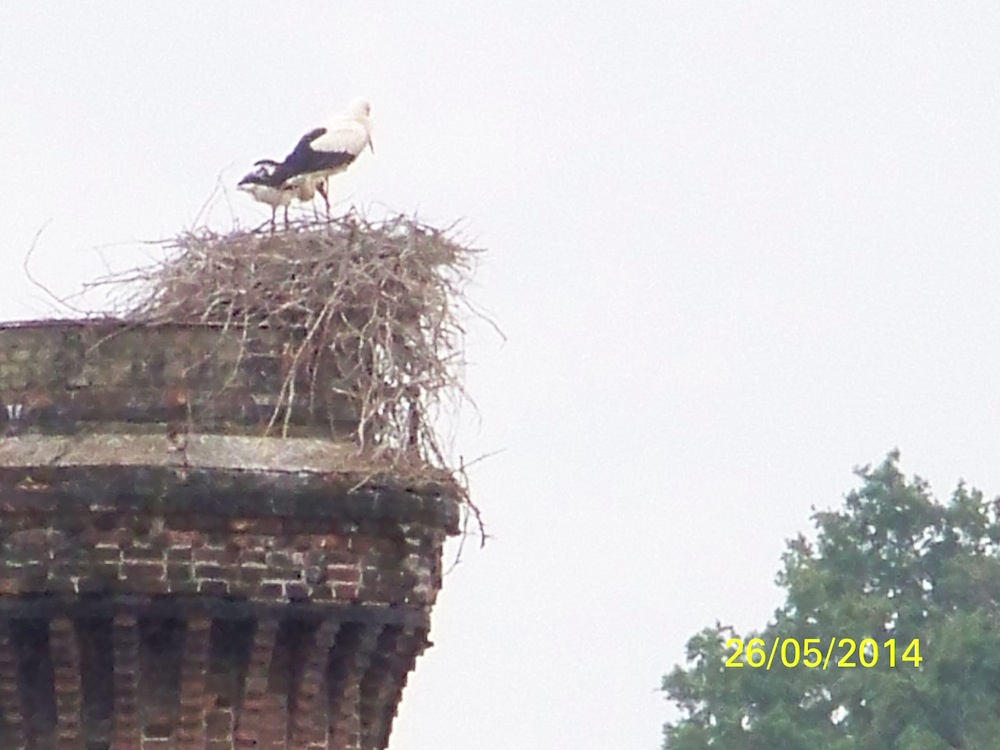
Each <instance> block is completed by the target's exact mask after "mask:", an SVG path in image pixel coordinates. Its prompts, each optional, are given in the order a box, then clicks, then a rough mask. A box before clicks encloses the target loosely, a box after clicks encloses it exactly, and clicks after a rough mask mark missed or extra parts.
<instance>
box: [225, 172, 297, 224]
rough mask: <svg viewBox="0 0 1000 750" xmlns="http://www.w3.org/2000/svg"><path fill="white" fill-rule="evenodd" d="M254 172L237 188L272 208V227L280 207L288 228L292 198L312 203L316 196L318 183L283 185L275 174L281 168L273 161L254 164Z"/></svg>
mask: <svg viewBox="0 0 1000 750" xmlns="http://www.w3.org/2000/svg"><path fill="white" fill-rule="evenodd" d="M254 166H255V167H256V169H254V170H253V171H252V172H249V173H248V174H246V175H244V176H243V179H241V180H240V181H239V183H238V184H237V186H236V187H237V188H238V189H240V190H244V191H246V192H248V193H250V195H251V196H253V198H254V199H255V200H258V201H260V202H261V203H266V204H267V205H268V206H270V207H271V226H272V227H274V226H275V217H276V216H277V213H278V206H283V207H284V209H285V227H286V228H287V227H288V204H289V203H291V202H292V198H298V199H299V200H300V201H302V202H303V203H304V202H306V201H310V200H312V199H313V197H314V196H315V195H316V187H317V186H316V183H315V182H313V181H310V180H301V181H300V182H298V183H297V184H295V185H294V186H292V185H283V184H281V181H279V180H278V179H277V178H276V176H275V173H276V171H277V170H278V168H279V167H280V166H281V165H280V164H279V163H278V162H276V161H274V160H273V159H261V160H260V161H256V162H254Z"/></svg>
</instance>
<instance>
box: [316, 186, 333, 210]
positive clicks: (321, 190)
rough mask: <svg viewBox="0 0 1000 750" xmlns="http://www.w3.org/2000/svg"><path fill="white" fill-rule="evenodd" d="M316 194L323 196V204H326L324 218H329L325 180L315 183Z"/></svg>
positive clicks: (328, 198) (328, 202)
mask: <svg viewBox="0 0 1000 750" xmlns="http://www.w3.org/2000/svg"><path fill="white" fill-rule="evenodd" d="M316 192H317V193H319V194H320V195H322V196H323V203H325V204H326V218H328V219H329V218H330V197H329V196H328V195H327V190H326V180H320V181H319V182H317V183H316Z"/></svg>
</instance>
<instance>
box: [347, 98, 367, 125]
mask: <svg viewBox="0 0 1000 750" xmlns="http://www.w3.org/2000/svg"><path fill="white" fill-rule="evenodd" d="M347 113H348V114H349V115H350V116H351V117H353V118H354V119H356V120H367V119H368V118H369V117H371V114H372V105H371V104H370V103H369V102H368V100H367V99H365V98H364V97H358V98H357V99H354V100H353V101H352V102H351V103H350V104H349V105H348V106H347Z"/></svg>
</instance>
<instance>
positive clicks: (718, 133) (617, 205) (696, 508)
mask: <svg viewBox="0 0 1000 750" xmlns="http://www.w3.org/2000/svg"><path fill="white" fill-rule="evenodd" d="M401 7H402V8H403V9H401ZM998 40H1000V4H997V3H995V2H986V1H985V0H982V1H979V2H973V1H972V0H970V1H969V2H964V3H932V2H914V1H913V0H910V1H909V2H872V1H871V0H865V1H864V2H852V1H850V0H838V1H837V2H827V3H806V2H801V1H800V0H789V1H788V2H712V3H709V2H704V0H691V1H690V2H667V1H664V0H659V1H657V2H634V3H611V2H608V3H597V2H584V3H575V4H566V3H553V2H548V3H546V2H521V1H519V0H513V1H512V2H505V3H493V4H474V3H469V2H457V1H456V2H439V1H437V0H426V1H425V2H421V3H383V2H373V1H372V0H367V1H366V2H337V3H331V2H310V3H302V2H290V3H276V2H275V3H264V2H248V1H246V0H243V1H241V2H235V1H231V2H215V3H198V4H195V3H178V2H144V3H141V4H140V3H133V2H102V3H71V2H51V3H45V4H42V3H36V2H27V1H26V0H21V1H15V0H5V2H3V3H0V155H2V168H0V194H2V196H3V209H2V215H3V235H2V242H3V245H4V252H5V257H6V259H7V268H6V272H5V273H3V274H2V275H0V318H35V317H44V316H46V315H49V314H51V309H50V307H49V305H48V303H47V302H46V301H45V299H44V296H43V295H42V294H40V293H39V292H38V290H37V289H35V288H34V287H33V286H32V285H31V284H30V283H29V282H28V280H27V279H26V277H25V275H24V273H23V272H22V270H21V262H22V259H23V256H24V253H25V252H26V250H27V248H28V247H29V246H30V244H31V241H32V238H33V236H34V235H35V233H36V232H37V231H38V230H39V229H40V228H41V227H42V226H43V225H46V223H47V222H50V223H49V224H48V225H47V228H46V230H45V232H44V233H43V234H42V237H41V239H40V242H39V245H38V248H37V250H36V253H35V256H34V258H33V259H32V266H31V269H32V272H33V273H34V274H35V275H36V276H37V277H39V278H40V279H42V280H43V281H44V282H45V283H46V284H48V285H49V286H51V287H52V288H53V289H54V290H55V291H56V292H57V293H59V294H66V293H69V292H72V291H74V290H76V289H78V288H79V285H80V284H81V283H82V282H83V281H85V280H88V279H92V278H94V277H95V276H98V275H100V274H101V273H102V272H103V268H104V266H103V261H102V259H101V255H100V254H99V253H98V252H97V250H96V248H97V247H99V246H105V245H108V246H109V247H107V248H106V249H105V250H104V251H103V252H104V255H105V258H106V260H107V262H108V263H110V264H111V265H113V266H114V267H116V268H128V267H129V266H130V265H135V264H137V263H140V262H142V261H143V260H144V259H145V258H146V257H147V255H148V251H147V250H146V249H144V248H142V247H140V245H139V244H138V243H139V242H140V241H142V240H151V239H161V238H164V237H168V236H170V235H172V234H174V233H176V232H178V231H179V230H181V229H183V228H186V227H190V226H192V224H193V222H195V220H196V218H197V217H198V216H199V212H200V211H201V209H202V207H203V205H204V204H205V203H206V201H207V200H208V199H209V198H210V197H212V194H213V191H214V190H216V187H217V185H219V184H220V179H221V184H222V185H224V186H225V187H226V188H227V190H228V191H229V193H228V202H227V198H226V197H225V196H223V195H221V194H217V195H216V197H215V198H214V201H213V202H212V203H211V207H210V208H211V210H210V211H209V212H208V214H207V218H206V219H205V220H207V221H209V222H210V223H211V224H212V226H214V227H217V228H221V227H227V226H231V225H232V222H233V221H234V220H238V221H240V222H242V223H243V224H256V223H257V222H259V221H261V220H263V219H264V218H266V217H267V216H268V215H269V212H268V211H266V209H264V208H262V207H260V206H257V205H254V204H252V202H251V201H250V200H249V199H248V198H246V197H245V196H244V195H242V194H238V193H236V192H235V191H234V190H233V188H234V185H235V182H236V181H237V180H238V179H239V177H240V176H242V175H243V174H244V173H245V172H246V171H247V170H248V169H249V167H250V165H251V164H252V162H253V161H255V160H256V159H259V158H262V157H277V158H280V157H282V156H284V154H285V153H287V152H288V150H289V149H290V148H291V146H292V145H293V144H294V142H295V140H296V139H297V138H298V136H299V135H300V134H302V133H303V132H305V130H307V129H309V128H311V127H313V126H314V125H316V124H317V123H318V122H320V121H321V120H322V119H323V118H324V117H325V116H327V115H329V114H332V113H336V112H338V111H339V110H340V109H342V108H343V106H344V105H345V104H346V103H347V102H348V101H349V100H350V99H351V98H353V97H354V96H358V95H365V96H367V97H369V98H370V100H371V102H372V106H373V112H372V114H373V117H374V120H375V123H376V124H375V128H376V129H375V132H374V142H375V148H376V152H375V154H374V155H372V154H366V155H365V156H364V157H362V159H361V160H359V162H358V164H357V165H356V166H355V167H354V168H352V170H351V171H350V172H349V173H348V174H346V175H345V176H343V177H342V178H339V179H338V180H336V181H335V182H334V190H335V191H336V194H337V195H338V197H339V198H341V199H343V200H346V201H348V202H350V201H353V202H355V203H357V204H359V205H367V206H372V207H376V208H377V207H379V206H386V207H388V208H389V209H392V210H396V211H403V212H410V213H412V212H415V211H416V212H419V215H420V216H421V217H422V218H424V219H426V220H429V221H432V222H436V223H439V224H442V225H444V224H449V223H451V222H452V221H454V220H456V219H464V224H463V226H464V227H465V231H466V233H467V235H468V236H469V237H470V238H472V239H474V240H475V241H476V243H477V244H479V245H481V246H485V247H487V248H489V250H490V252H489V255H488V258H487V260H486V261H485V262H484V264H483V266H482V267H481V269H480V271H479V273H478V274H477V277H476V286H475V287H474V289H473V290H472V293H473V295H474V298H475V299H476V300H477V301H478V302H479V303H480V304H481V305H482V306H483V307H484V308H486V309H487V310H488V311H489V312H490V314H491V315H492V316H493V317H494V318H495V319H496V320H497V321H498V323H499V324H500V326H501V327H502V328H503V330H504V331H505V333H506V334H507V337H508V340H507V342H506V343H505V344H504V343H502V342H501V340H500V339H499V338H497V337H496V336H495V335H493V334H492V333H491V332H490V331H489V329H488V328H485V327H483V326H480V327H477V328H474V330H473V336H472V340H471V341H470V357H471V359H472V360H473V365H472V367H471V368H470V370H469V373H468V387H469V390H470V391H471V393H472V395H473V397H474V398H475V399H476V401H477V402H478V405H479V411H480V417H481V419H480V421H478V422H476V421H473V420H471V419H470V420H467V422H468V424H466V425H464V426H463V429H462V431H461V433H460V436H459V441H458V447H457V450H458V452H460V453H462V454H463V455H465V456H466V457H467V458H469V457H474V456H476V455H480V454H483V453H488V452H493V451H502V452H500V453H499V454H497V455H496V456H494V457H493V458H491V459H489V460H487V461H484V462H481V463H480V464H478V465H477V466H476V467H475V470H474V472H473V474H472V481H473V491H474V493H475V499H476V501H477V502H478V504H479V505H480V507H481V508H482V509H483V511H484V512H485V514H486V520H487V523H488V525H489V531H490V532H491V533H492V534H493V535H494V536H495V538H494V539H493V540H492V541H491V543H489V544H488V545H487V547H486V549H485V550H483V551H481V552H480V551H476V550H469V551H467V553H466V554H465V557H464V561H463V563H462V564H461V565H459V567H458V568H457V569H456V571H455V572H454V573H452V574H451V575H450V576H449V577H448V578H447V579H446V581H445V587H444V591H443V593H442V595H441V598H440V600H439V604H438V607H437V609H436V610H435V613H434V626H433V631H432V638H433V640H434V641H435V644H436V645H435V646H434V648H432V649H430V650H429V651H428V652H427V653H426V654H425V655H424V656H423V657H422V658H421V659H420V660H419V662H418V665H417V670H416V672H415V674H414V675H413V677H412V678H411V680H410V683H409V686H408V688H407V689H406V692H405V694H404V700H403V704H402V708H401V711H400V714H399V718H398V720H397V723H396V726H395V731H394V734H393V738H392V741H391V743H390V748H392V749H393V750H426V749H427V748H439V749H443V750H445V749H458V748H476V750H509V749H510V748H512V747H524V748H535V747H537V748H547V749H551V748H573V749H578V748H584V749H588V748H594V749H595V750H597V749H598V748H600V749H602V750H603V749H605V748H610V747H615V748H646V749H647V750H652V749H653V748H657V747H658V746H659V744H660V741H661V739H660V732H661V725H662V722H663V721H664V720H665V718H667V716H668V707H667V705H666V704H665V703H664V701H663V699H662V697H661V695H660V694H658V693H657V692H656V689H657V688H658V685H659V681H660V677H661V675H662V674H663V673H665V672H667V671H669V670H670V669H671V667H672V666H673V664H674V663H675V662H678V661H680V660H682V659H683V647H684V643H685V641H686V640H687V638H688V637H689V636H690V635H692V634H693V633H694V632H695V631H697V630H699V629H700V628H702V627H703V626H706V625H710V624H711V623H712V622H713V621H714V620H715V619H716V618H719V619H721V620H723V621H724V622H727V623H732V624H735V625H736V626H737V627H739V628H741V629H744V628H749V627H760V626H763V625H764V623H765V622H766V620H767V618H768V617H769V616H770V615H771V613H772V611H773V609H774V608H775V607H776V606H778V604H779V603H780V601H781V595H780V594H781V592H780V591H778V590H777V589H776V588H775V586H774V585H773V576H774V573H775V572H776V570H777V569H778V566H779V558H780V555H781V552H782V550H783V548H784V540H785V539H786V538H788V537H791V536H793V535H794V534H796V533H797V532H798V531H800V530H806V529H808V528H810V524H809V520H808V517H809V514H810V506H811V505H813V504H816V505H818V506H820V507H828V506H831V505H836V504H838V503H839V502H840V499H841V497H842V495H843V494H844V493H845V492H846V491H848V490H849V489H851V488H852V487H854V486H856V479H855V477H854V476H853V475H852V473H851V469H852V467H854V466H855V465H858V464H864V463H868V462H877V461H879V460H881V459H882V458H883V457H884V455H885V453H886V452H887V451H888V450H890V449H892V448H894V447H897V446H898V447H899V448H900V449H901V451H902V458H903V462H902V463H903V468H904V470H906V471H908V472H916V473H917V474H920V475H922V476H924V477H925V478H927V479H929V480H930V481H931V483H932V486H933V488H934V489H935V491H936V492H937V494H938V495H939V496H942V497H944V496H947V495H948V494H949V493H950V492H951V490H952V489H953V488H954V486H955V484H956V482H957V481H958V480H959V479H960V478H965V479H967V480H968V481H969V482H971V483H972V484H973V485H976V486H978V487H980V488H982V489H983V490H984V491H985V492H987V494H990V495H993V494H997V492H998V491H1000V461H998V450H1000V434H998V431H1000V426H998V425H1000V419H998V411H1000V376H998V371H1000V355H998V348H1000V284H998V280H1000V278H998V276H1000V253H998V249H1000V210H998V208H1000V107H998V97H1000V94H998V88H997V81H998V80H1000V43H998ZM345 205H346V204H345ZM841 635H855V634H841ZM860 635H861V634H857V636H858V637H860Z"/></svg>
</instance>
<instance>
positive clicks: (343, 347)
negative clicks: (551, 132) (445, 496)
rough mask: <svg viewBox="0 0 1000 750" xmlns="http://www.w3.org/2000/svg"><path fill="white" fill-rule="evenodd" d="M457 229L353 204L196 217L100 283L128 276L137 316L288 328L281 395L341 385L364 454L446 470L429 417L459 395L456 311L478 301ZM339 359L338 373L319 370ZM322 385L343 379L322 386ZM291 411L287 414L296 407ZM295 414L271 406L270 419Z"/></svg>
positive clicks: (278, 421)
mask: <svg viewBox="0 0 1000 750" xmlns="http://www.w3.org/2000/svg"><path fill="white" fill-rule="evenodd" d="M450 235H451V232H450V231H449V230H439V229H435V228H433V227H430V226H427V225H424V224H422V223H420V222H418V221H416V220H414V219H411V218H407V217H403V216H399V217H396V218H391V219H388V220H385V221H381V222H378V223H370V222H369V221H367V220H366V219H364V218H363V217H361V216H359V215H358V214H357V213H355V212H352V213H350V214H348V215H347V216H345V217H342V218H335V219H331V220H329V221H328V222H300V223H296V224H293V225H292V226H291V227H289V228H286V229H284V230H278V231H270V230H266V229H258V230H252V231H251V230H240V229H237V230H234V231H232V232H230V233H226V234H218V233H216V232H213V231H210V230H208V229H201V230H198V231H194V232H189V233H185V234H182V235H180V236H179V237H177V238H175V239H173V240H171V241H169V242H167V243H163V244H165V245H166V246H167V249H168V250H169V251H170V252H168V254H167V258H166V259H165V260H163V261H160V262H158V263H157V264H156V265H154V266H153V267H151V268H147V269H144V270H140V271H133V272H129V273H128V274H120V275H115V276H111V277H108V278H105V279H102V280H101V281H100V282H98V284H99V285H107V284H113V285H114V287H115V288H116V289H118V290H125V291H119V292H118V297H117V301H116V304H115V307H117V308H119V309H118V310H116V312H117V314H118V315H119V316H120V317H122V318H125V319H126V320H128V321H131V322H135V323H142V324H150V323H153V324H155V323H185V324H190V323H205V324H214V325H221V326H223V327H225V328H231V327H238V328H241V329H242V330H243V331H244V332H245V335H246V336H252V335H253V334H252V331H253V330H254V329H256V328H258V327H261V326H265V327H275V328H280V329H288V330H289V332H290V334H292V335H290V341H293V342H294V345H293V346H292V348H291V349H290V351H289V357H288V358H289V364H290V372H289V373H288V375H287V377H285V379H284V384H283V386H282V392H281V394H280V401H282V402H283V403H285V404H288V405H290V404H292V403H293V402H294V401H296V399H302V398H308V399H309V400H310V401H317V400H319V401H322V400H323V398H324V397H326V396H329V395H337V396H347V397H349V398H350V400H351V402H352V403H353V404H355V406H356V411H357V415H358V420H359V424H358V428H357V439H358V443H359V447H360V448H361V450H362V451H363V452H364V454H365V455H367V456H368V457H369V458H371V459H374V460H375V461H376V462H377V463H382V461H381V460H379V459H384V460H387V461H389V462H390V463H391V464H393V465H400V464H403V463H405V464H407V465H411V466H413V465H419V464H423V465H428V464H429V465H431V466H436V467H439V468H442V469H446V470H449V471H451V470H453V469H455V468H458V467H449V465H448V464H449V461H448V460H447V458H446V453H445V451H444V450H443V447H442V444H441V441H440V439H439V437H438V435H437V434H436V431H435V428H434V419H435V416H437V414H438V412H439V407H440V406H441V405H442V403H443V401H444V400H448V401H449V402H450V403H453V404H457V403H458V402H459V401H461V399H462V398H463V397H464V395H465V394H464V391H463V389H462V384H461V370H462V366H463V364H464V359H463V340H464V329H463V325H462V321H461V313H462V312H463V311H471V312H474V313H475V311H474V310H473V309H472V308H471V307H470V306H469V305H468V303H467V301H466V299H465V297H464V287H465V285H466V283H467V281H468V279H469V275H470V271H471V269H472V266H473V261H474V260H475V255H476V253H477V252H478V251H477V250H473V249H470V248H468V247H465V246H463V245H462V244H460V243H459V242H458V241H457V240H455V239H453V238H452V237H451V236H450ZM123 282H125V283H124V285H123ZM476 314H478V313H476ZM331 367H332V368H335V371H336V373H337V375H338V376H337V377H335V378H332V379H331V378H326V377H323V373H324V372H328V371H329V368H331ZM324 368H327V369H324ZM303 375H305V377H303ZM303 382H308V383H309V384H310V386H309V390H310V391H311V392H310V393H308V394H304V393H302V392H301V383H303ZM331 382H332V383H335V384H336V385H335V386H329V383H331ZM296 383H299V384H300V385H299V386H296ZM297 387H298V389H299V392H298V393H297V392H296V389H297ZM324 387H334V388H335V389H336V390H338V391H339V393H338V394H323V393H318V392H316V391H317V390H318V389H321V388H324ZM284 413H285V414H286V417H285V420H287V414H290V413H291V409H290V408H289V409H285V412H284ZM287 427H288V425H287V421H284V422H283V419H282V417H281V410H280V409H276V410H275V413H274V416H273V417H272V419H271V422H270V424H268V426H267V429H268V431H276V430H281V429H283V428H284V429H286V430H287Z"/></svg>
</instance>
